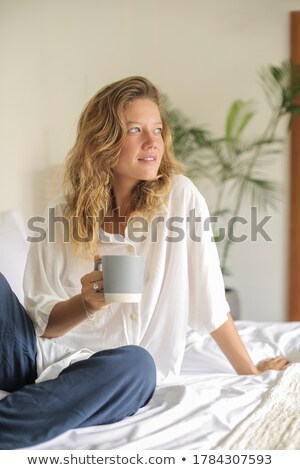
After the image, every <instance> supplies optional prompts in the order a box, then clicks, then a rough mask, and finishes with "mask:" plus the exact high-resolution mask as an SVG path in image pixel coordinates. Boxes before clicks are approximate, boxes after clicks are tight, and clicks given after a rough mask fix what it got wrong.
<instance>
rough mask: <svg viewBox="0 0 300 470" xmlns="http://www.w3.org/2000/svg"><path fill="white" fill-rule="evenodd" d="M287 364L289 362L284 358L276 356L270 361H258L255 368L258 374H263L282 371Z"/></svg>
mask: <svg viewBox="0 0 300 470" xmlns="http://www.w3.org/2000/svg"><path fill="white" fill-rule="evenodd" d="M288 364H289V361H288V359H287V358H286V357H283V356H276V357H273V358H272V359H263V360H262V361H260V362H259V363H258V364H257V365H256V368H257V370H258V373H261V372H265V371H266V370H282V369H284V368H285V367H286V366H287V365H288Z"/></svg>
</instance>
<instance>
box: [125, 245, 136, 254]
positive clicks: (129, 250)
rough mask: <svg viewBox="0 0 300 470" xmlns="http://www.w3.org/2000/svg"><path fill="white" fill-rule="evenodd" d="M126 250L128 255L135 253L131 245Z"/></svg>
mask: <svg viewBox="0 0 300 470" xmlns="http://www.w3.org/2000/svg"><path fill="white" fill-rule="evenodd" d="M127 250H128V253H131V254H133V253H135V249H134V246H132V245H128V247H127Z"/></svg>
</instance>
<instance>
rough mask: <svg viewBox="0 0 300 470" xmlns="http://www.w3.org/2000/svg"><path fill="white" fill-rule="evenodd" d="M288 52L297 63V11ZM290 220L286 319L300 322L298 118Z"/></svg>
mask: <svg viewBox="0 0 300 470" xmlns="http://www.w3.org/2000/svg"><path fill="white" fill-rule="evenodd" d="M290 50H291V60H292V62H293V63H294V64H300V11H292V12H291V13H290ZM289 219H290V221H289V282H288V320H289V321H300V116H297V117H296V118H295V119H294V122H293V124H292V129H291V140H290V214H289Z"/></svg>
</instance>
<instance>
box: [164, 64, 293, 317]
mask: <svg viewBox="0 0 300 470" xmlns="http://www.w3.org/2000/svg"><path fill="white" fill-rule="evenodd" d="M260 79H261V84H262V87H263V90H264V92H265V96H266V99H267V103H268V105H269V107H270V116H269V119H268V120H267V122H266V123H265V125H264V127H263V129H262V131H261V132H260V135H259V136H258V137H255V138H254V139H253V138H252V139H249V138H248V137H247V130H248V127H249V125H250V123H252V121H253V119H254V117H255V115H256V111H255V109H254V105H253V103H252V102H251V101H242V100H236V101H234V102H233V103H232V105H231V106H230V109H229V111H228V113H227V116H226V119H225V130H224V135H223V136H221V137H219V138H216V137H214V136H213V135H212V134H211V133H210V132H209V131H207V130H206V129H204V128H201V127H197V126H194V125H192V124H191V123H190V121H189V120H188V119H187V118H186V116H185V115H184V114H183V113H182V112H181V111H179V110H178V109H175V108H173V107H172V106H171V105H170V103H169V101H168V100H167V99H166V110H167V115H168V118H169V121H170V123H171V128H172V132H173V142H174V153H175V155H176V156H177V158H178V159H179V160H181V162H182V163H183V166H184V168H185V172H186V174H187V176H189V177H190V178H191V179H192V180H195V182H196V180H198V179H199V178H204V179H206V180H208V181H209V182H211V183H212V184H213V187H214V188H216V189H215V202H214V206H213V207H210V210H211V215H212V216H215V217H216V218H217V224H216V225H214V226H213V229H214V234H215V240H216V241H217V242H219V241H220V240H219V238H220V236H219V233H220V232H219V228H220V226H221V225H222V224H224V218H225V219H227V220H228V218H230V217H232V216H237V215H239V212H240V208H241V205H242V203H243V202H244V201H245V200H248V201H249V203H250V205H256V206H258V207H260V208H263V209H266V208H268V207H270V206H272V207H276V202H277V201H278V199H279V198H280V193H281V188H280V186H279V185H278V183H277V182H276V181H272V180H271V179H268V178H266V177H263V176H261V172H260V170H261V166H262V165H264V164H265V162H266V160H268V159H270V158H271V157H274V155H276V154H277V155H278V154H282V144H283V140H282V139H280V138H279V137H278V126H279V124H280V122H281V121H282V119H283V118H284V117H288V121H289V124H290V123H291V120H292V119H293V117H294V116H295V115H296V114H298V113H299V112H300V106H299V105H298V104H296V102H295V100H296V98H298V97H299V96H300V66H295V65H292V64H291V62H289V61H285V62H283V63H282V64H281V65H280V66H273V65H271V66H268V67H266V68H265V69H263V70H262V71H261V72H260ZM232 194H234V201H233V200H232V197H231V196H232ZM231 235H232V234H231V233H230V229H229V230H228V231H227V234H226V237H225V238H224V239H223V241H222V243H217V246H218V249H219V255H220V262H221V268H222V271H223V274H224V275H225V276H228V275H230V269H229V253H230V250H231V247H232V245H233V244H232V236H231ZM236 314H237V313H236Z"/></svg>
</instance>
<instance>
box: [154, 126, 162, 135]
mask: <svg viewBox="0 0 300 470" xmlns="http://www.w3.org/2000/svg"><path fill="white" fill-rule="evenodd" d="M162 131H163V130H162V128H161V127H157V128H156V129H154V134H162Z"/></svg>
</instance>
